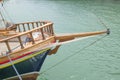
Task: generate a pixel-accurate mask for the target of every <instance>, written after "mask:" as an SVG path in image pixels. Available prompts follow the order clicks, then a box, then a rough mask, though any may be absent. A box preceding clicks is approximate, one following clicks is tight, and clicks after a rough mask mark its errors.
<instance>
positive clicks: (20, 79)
mask: <svg viewBox="0 0 120 80" xmlns="http://www.w3.org/2000/svg"><path fill="white" fill-rule="evenodd" d="M7 57H8V59H9V60H10V63H11V65H12V67H13V69H14V70H15V72H16V74H17V76H18V78H19V80H22V77H21V76H20V74H19V72H18V71H17V69H16V67H15V65H14V63H13V61H12V59H11V58H10V56H9V54H7Z"/></svg>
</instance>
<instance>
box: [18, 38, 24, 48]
mask: <svg viewBox="0 0 120 80" xmlns="http://www.w3.org/2000/svg"><path fill="white" fill-rule="evenodd" d="M18 40H19V42H20V46H21V49H23V48H24V46H23V43H22V40H21V38H20V36H18Z"/></svg>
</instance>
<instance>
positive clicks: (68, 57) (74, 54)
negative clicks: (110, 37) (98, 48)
mask: <svg viewBox="0 0 120 80" xmlns="http://www.w3.org/2000/svg"><path fill="white" fill-rule="evenodd" d="M106 36H107V35H105V36H103V37H101V38H98V39H97V40H95V41H94V42H92V43H90V44H88V45H87V46H85V47H83V48H82V49H80V50H78V51H76V52H75V53H73V54H71V55H69V56H67V57H66V58H64V59H62V60H61V61H59V62H57V63H56V64H54V65H53V66H51V67H49V68H48V69H46V70H45V71H43V72H41V74H44V73H45V72H47V71H49V70H51V69H52V68H54V67H56V66H57V65H59V64H61V63H63V62H64V61H66V60H68V59H70V58H72V57H73V56H76V55H78V54H79V53H80V52H82V51H83V50H85V49H86V48H88V47H90V46H91V45H94V44H95V43H97V42H98V41H100V40H102V39H103V38H105V37H106Z"/></svg>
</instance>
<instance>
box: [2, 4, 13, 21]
mask: <svg viewBox="0 0 120 80" xmlns="http://www.w3.org/2000/svg"><path fill="white" fill-rule="evenodd" d="M2 7H3V9H4V11H5V13H6V15H7V16H8V18H9V19H10V21H11V22H12V23H14V22H13V20H12V19H11V17H10V16H9V14H8V12H7V10H6V9H5V7H4V6H2Z"/></svg>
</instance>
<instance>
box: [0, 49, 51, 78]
mask: <svg viewBox="0 0 120 80" xmlns="http://www.w3.org/2000/svg"><path fill="white" fill-rule="evenodd" d="M49 52H50V50H46V51H44V52H42V53H40V52H37V53H40V54H39V55H36V56H34V57H32V58H30V59H27V60H25V61H23V62H20V63H17V64H15V67H16V69H17V71H18V72H19V74H20V75H23V76H22V78H23V79H24V80H26V79H27V80H28V79H29V78H34V80H35V78H36V77H37V75H38V73H36V72H39V71H40V69H41V66H42V64H43V62H44V60H45V58H46V56H47V54H48V53H49ZM34 54H35V53H34ZM34 72H35V73H34ZM28 73H33V74H28ZM29 75H31V77H29ZM15 76H17V75H16V73H15V71H14V69H13V67H12V66H9V67H6V68H3V69H0V80H2V79H6V78H7V80H19V79H17V77H15Z"/></svg>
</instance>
